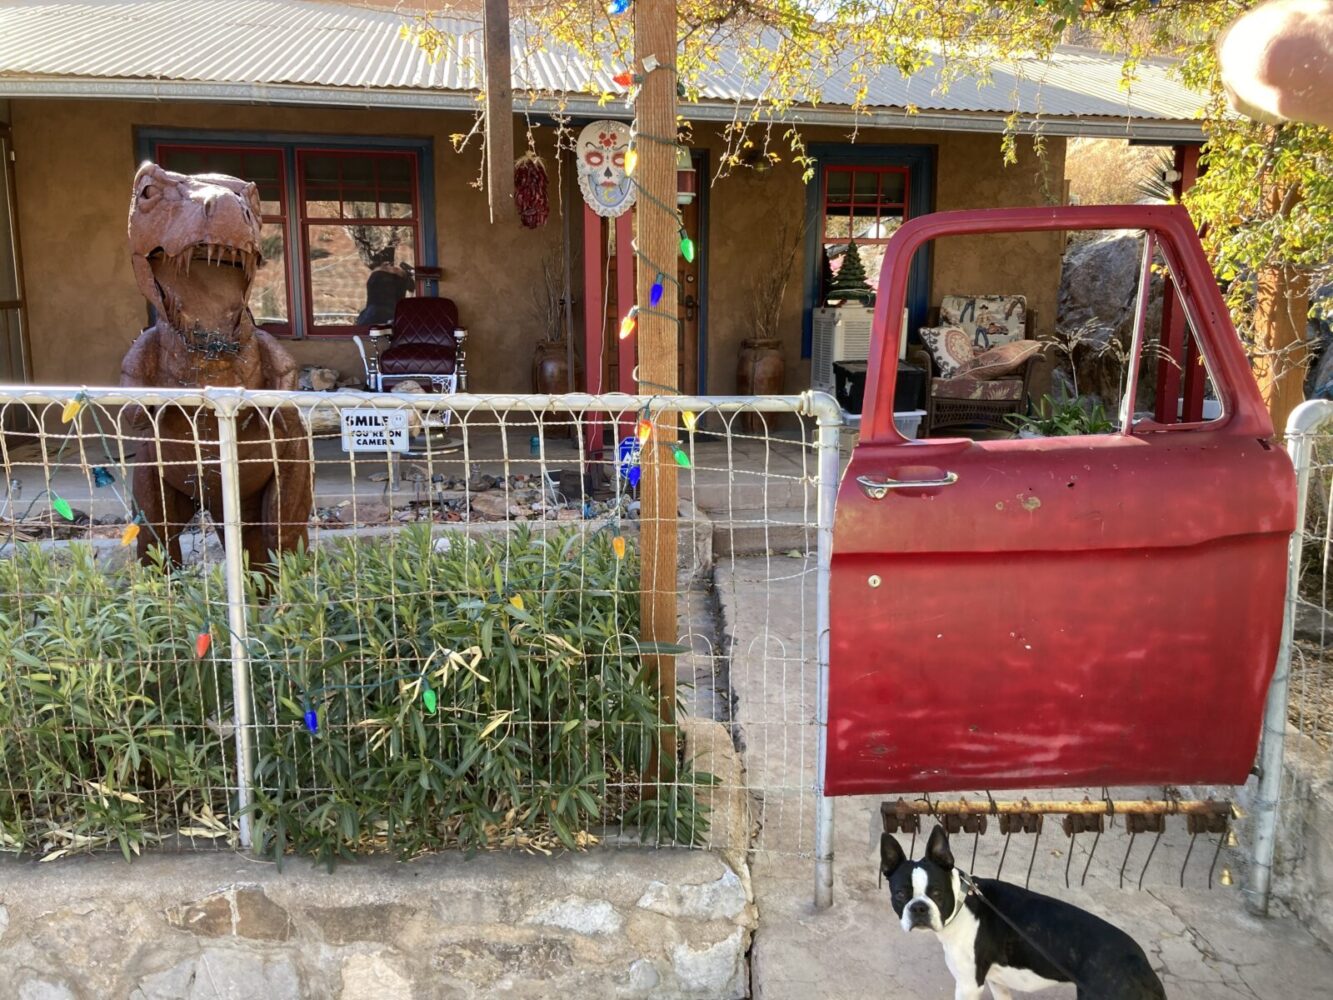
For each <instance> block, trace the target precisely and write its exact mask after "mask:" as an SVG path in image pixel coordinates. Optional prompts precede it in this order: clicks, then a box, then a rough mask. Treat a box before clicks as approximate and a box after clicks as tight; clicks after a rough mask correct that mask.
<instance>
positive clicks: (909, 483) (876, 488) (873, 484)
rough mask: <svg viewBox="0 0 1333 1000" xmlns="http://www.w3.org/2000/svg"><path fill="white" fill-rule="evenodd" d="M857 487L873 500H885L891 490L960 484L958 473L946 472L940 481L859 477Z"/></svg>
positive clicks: (921, 488)
mask: <svg viewBox="0 0 1333 1000" xmlns="http://www.w3.org/2000/svg"><path fill="white" fill-rule="evenodd" d="M856 482H857V485H859V486H860V487H861V492H863V493H864V494H865V495H866V496H868V497H869V498H870V499H871V500H883V499H884V498H885V497H886V496H888V494H889V490H923V489H930V488H932V487H935V486H952V485H953V484H954V483H956V482H958V473H956V472H946V473H945V474H944V475H943V476H941V477H940V478H939V479H871V478H870V477H869V476H857V477H856Z"/></svg>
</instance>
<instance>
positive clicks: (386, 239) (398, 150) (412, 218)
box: [135, 128, 438, 338]
mask: <svg viewBox="0 0 1333 1000" xmlns="http://www.w3.org/2000/svg"><path fill="white" fill-rule="evenodd" d="M135 147H136V152H137V154H138V157H139V159H141V160H142V159H153V160H156V161H157V162H159V163H161V164H162V165H163V166H164V167H167V168H168V169H172V170H180V171H182V172H185V173H193V172H199V171H207V170H212V171H220V172H223V173H229V174H232V175H233V176H238V177H242V178H243V179H245V180H252V181H254V182H255V183H256V184H257V185H258V186H259V191H260V201H261V212H262V222H263V237H262V239H263V243H264V249H265V258H266V259H267V260H268V261H269V263H268V264H267V265H266V266H265V267H264V268H262V269H261V270H260V273H259V276H258V277H257V278H256V281H255V286H254V288H253V289H252V293H251V302H250V305H251V311H252V312H253V313H254V315H255V318H256V322H258V323H259V325H260V326H262V327H263V328H264V329H266V330H268V331H269V332H270V333H273V334H275V335H276V336H280V337H294V338H303V337H327V336H347V335H351V334H355V333H358V332H361V331H363V330H365V329H366V328H367V327H368V325H369V324H370V323H372V322H383V321H386V320H387V319H389V318H391V315H392V304H393V301H396V299H395V298H394V296H397V297H398V298H401V297H402V296H403V295H404V294H409V293H410V292H411V291H412V290H413V289H416V288H418V287H419V286H420V284H421V282H419V281H418V280H417V275H416V273H415V269H416V268H418V267H421V266H425V267H428V268H434V267H435V266H436V264H437V260H438V253H437V248H436V244H435V197H434V194H435V193H434V175H435V172H434V164H433V147H432V143H431V140H429V139H401V138H381V137H378V136H356V137H352V136H314V135H292V134H286V133H253V132H211V131H200V130H184V129H157V128H144V129H138V130H137V131H136V133H135ZM381 272H382V273H381ZM372 275H373V277H374V280H373V281H372ZM372 287H373V290H372ZM430 290H431V291H434V289H433V288H432V289H430ZM386 293H387V295H388V298H387V299H385V294H386ZM381 299H384V301H380V300H381ZM383 313H387V315H381V314H383Z"/></svg>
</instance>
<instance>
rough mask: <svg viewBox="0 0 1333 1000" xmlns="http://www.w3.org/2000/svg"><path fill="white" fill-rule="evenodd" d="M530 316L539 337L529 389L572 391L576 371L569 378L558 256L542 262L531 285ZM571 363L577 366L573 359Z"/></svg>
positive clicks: (569, 354) (552, 256)
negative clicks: (536, 280)
mask: <svg viewBox="0 0 1333 1000" xmlns="http://www.w3.org/2000/svg"><path fill="white" fill-rule="evenodd" d="M532 317H533V319H534V320H535V321H536V323H537V325H538V327H539V328H540V329H541V331H542V338H541V340H539V341H538V342H537V347H536V349H535V350H534V352H533V357H532V389H533V391H534V392H539V393H549V394H556V393H562V392H573V391H574V388H575V384H576V382H577V381H578V374H579V373H578V372H577V371H575V372H574V373H573V375H574V378H572V379H571V377H570V376H571V372H570V367H571V357H572V352H571V351H570V350H569V341H568V339H567V338H566V336H565V299H564V279H563V261H562V259H561V257H560V255H559V254H554V253H553V254H550V255H548V256H546V257H545V258H543V259H542V280H541V281H540V282H539V283H534V284H533V286H532ZM572 364H573V365H574V366H575V367H577V364H578V362H577V359H575V360H574V361H573V362H572Z"/></svg>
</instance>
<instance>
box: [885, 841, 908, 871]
mask: <svg viewBox="0 0 1333 1000" xmlns="http://www.w3.org/2000/svg"><path fill="white" fill-rule="evenodd" d="M906 860H907V855H906V854H904V853H903V849H902V846H901V845H900V844H899V843H898V841H897V840H895V839H894V837H893V834H891V833H881V834H880V835H879V874H880V878H888V877H889V876H891V875H892V874H893V873H894V872H896V871H897V870H898V866H899V865H901V864H902V863H903V862H904V861H906Z"/></svg>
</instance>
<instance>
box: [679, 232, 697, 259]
mask: <svg viewBox="0 0 1333 1000" xmlns="http://www.w3.org/2000/svg"><path fill="white" fill-rule="evenodd" d="M680 255H681V256H682V257H684V258H685V259H686V260H687V261H688V262H689V263H691V264H693V263H694V240H692V239H690V238H689V236H687V235H685V234H684V233H681V236H680Z"/></svg>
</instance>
